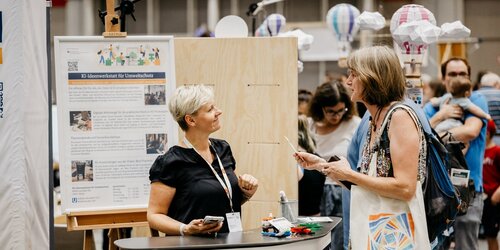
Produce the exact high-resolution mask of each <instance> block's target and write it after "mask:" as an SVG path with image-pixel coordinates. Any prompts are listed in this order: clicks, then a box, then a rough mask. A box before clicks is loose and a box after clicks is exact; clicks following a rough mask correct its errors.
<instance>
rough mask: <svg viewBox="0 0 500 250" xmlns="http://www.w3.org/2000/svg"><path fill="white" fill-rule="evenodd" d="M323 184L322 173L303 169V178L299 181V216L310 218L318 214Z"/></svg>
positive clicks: (323, 177)
mask: <svg viewBox="0 0 500 250" xmlns="http://www.w3.org/2000/svg"><path fill="white" fill-rule="evenodd" d="M324 184H325V176H324V175H323V174H322V173H320V172H318V171H316V170H307V169H304V176H303V177H302V179H300V181H299V215H301V216H310V215H314V214H317V213H319V204H320V202H321V196H323V186H324Z"/></svg>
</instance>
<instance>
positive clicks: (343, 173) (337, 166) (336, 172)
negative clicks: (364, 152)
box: [321, 157, 352, 180]
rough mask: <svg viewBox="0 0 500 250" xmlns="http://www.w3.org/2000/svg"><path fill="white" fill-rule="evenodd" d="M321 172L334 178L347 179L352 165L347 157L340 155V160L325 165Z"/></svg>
mask: <svg viewBox="0 0 500 250" xmlns="http://www.w3.org/2000/svg"><path fill="white" fill-rule="evenodd" d="M324 166H325V167H324V168H323V169H322V170H321V172H322V173H323V174H325V175H328V177H330V178H332V179H333V180H346V179H347V174H348V172H349V171H352V170H351V165H350V164H349V162H348V161H347V159H346V158H345V157H340V160H338V161H333V162H329V163H327V164H325V165H324Z"/></svg>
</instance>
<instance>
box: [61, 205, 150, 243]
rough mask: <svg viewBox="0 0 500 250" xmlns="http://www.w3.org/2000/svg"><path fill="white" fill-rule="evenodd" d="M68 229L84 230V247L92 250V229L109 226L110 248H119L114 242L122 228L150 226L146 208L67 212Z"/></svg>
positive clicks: (118, 237) (119, 236)
mask: <svg viewBox="0 0 500 250" xmlns="http://www.w3.org/2000/svg"><path fill="white" fill-rule="evenodd" d="M66 223H67V226H68V231H79V230H83V231H84V236H83V237H84V239H83V249H84V250H91V249H93V247H92V246H93V245H94V237H93V235H92V229H106V228H109V234H108V237H109V249H117V248H116V246H115V245H114V244H113V242H114V241H115V240H118V239H120V238H121V235H120V230H119V229H120V228H125V227H142V226H148V219H147V216H146V209H145V208H140V209H139V208H135V209H120V210H101V211H82V212H69V213H67V214H66Z"/></svg>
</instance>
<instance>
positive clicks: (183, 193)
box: [147, 85, 258, 235]
mask: <svg viewBox="0 0 500 250" xmlns="http://www.w3.org/2000/svg"><path fill="white" fill-rule="evenodd" d="M169 110H170V113H171V114H172V116H173V118H174V120H176V121H177V123H178V124H179V126H180V128H181V129H182V130H183V131H184V132H185V137H184V140H183V141H182V143H180V144H179V145H176V146H173V147H171V148H170V149H169V150H168V152H167V153H165V154H164V155H161V156H158V158H157V159H156V160H155V162H154V163H153V165H152V166H151V169H150V170H149V179H150V180H151V192H150V196H149V205H148V209H147V218H148V222H149V226H150V227H151V228H153V229H156V230H159V231H161V232H164V233H165V234H166V235H193V234H212V233H215V232H223V233H225V232H229V227H228V224H230V223H227V221H228V220H229V218H228V217H230V216H229V215H231V218H234V217H237V216H240V215H239V213H240V212H241V205H242V204H243V203H245V202H246V201H248V200H249V199H250V198H251V197H252V196H253V195H254V194H255V192H256V191H257V187H258V181H257V179H256V178H255V177H253V176H251V175H248V174H244V175H241V176H238V175H237V174H236V172H235V169H236V161H235V159H234V157H233V154H232V151H231V147H230V146H229V144H228V143H227V142H226V141H224V140H220V139H214V138H209V136H210V134H212V133H213V132H216V131H217V130H219V129H220V127H221V126H220V123H219V121H220V116H221V114H222V111H221V110H220V109H218V108H217V107H216V106H215V103H214V94H213V92H212V89H210V88H208V87H206V86H204V85H195V86H182V87H179V88H177V90H176V91H175V93H174V95H173V96H172V97H171V99H170V103H169ZM207 215H211V216H223V217H225V221H224V222H221V223H211V224H204V223H203V218H204V217H205V216H207ZM231 221H232V222H233V223H234V222H239V223H241V221H239V219H238V220H236V221H235V220H231Z"/></svg>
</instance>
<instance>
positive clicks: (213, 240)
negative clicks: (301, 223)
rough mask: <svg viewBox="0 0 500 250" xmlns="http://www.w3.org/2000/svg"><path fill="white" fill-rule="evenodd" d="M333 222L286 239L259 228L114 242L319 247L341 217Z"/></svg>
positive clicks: (205, 246) (154, 246) (131, 244)
mask: <svg viewBox="0 0 500 250" xmlns="http://www.w3.org/2000/svg"><path fill="white" fill-rule="evenodd" d="M331 219H332V220H333V222H330V223H320V224H321V225H322V226H323V227H322V228H321V229H320V230H318V231H316V233H315V234H313V235H297V236H290V237H286V238H277V237H267V236H262V234H261V229H260V228H259V229H253V230H248V231H243V232H234V233H220V234H217V237H204V236H166V237H140V238H129V239H121V240H117V241H115V242H114V243H115V245H116V246H117V247H119V248H120V249H236V248H245V249H246V250H251V249H259V250H262V249H286V250H295V249H296V250H303V249H323V248H324V247H326V246H327V245H328V244H330V241H331V238H330V237H331V236H330V232H331V231H332V229H333V228H335V227H336V226H337V225H338V224H339V223H340V221H341V220H342V219H341V218H338V217H331Z"/></svg>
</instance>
